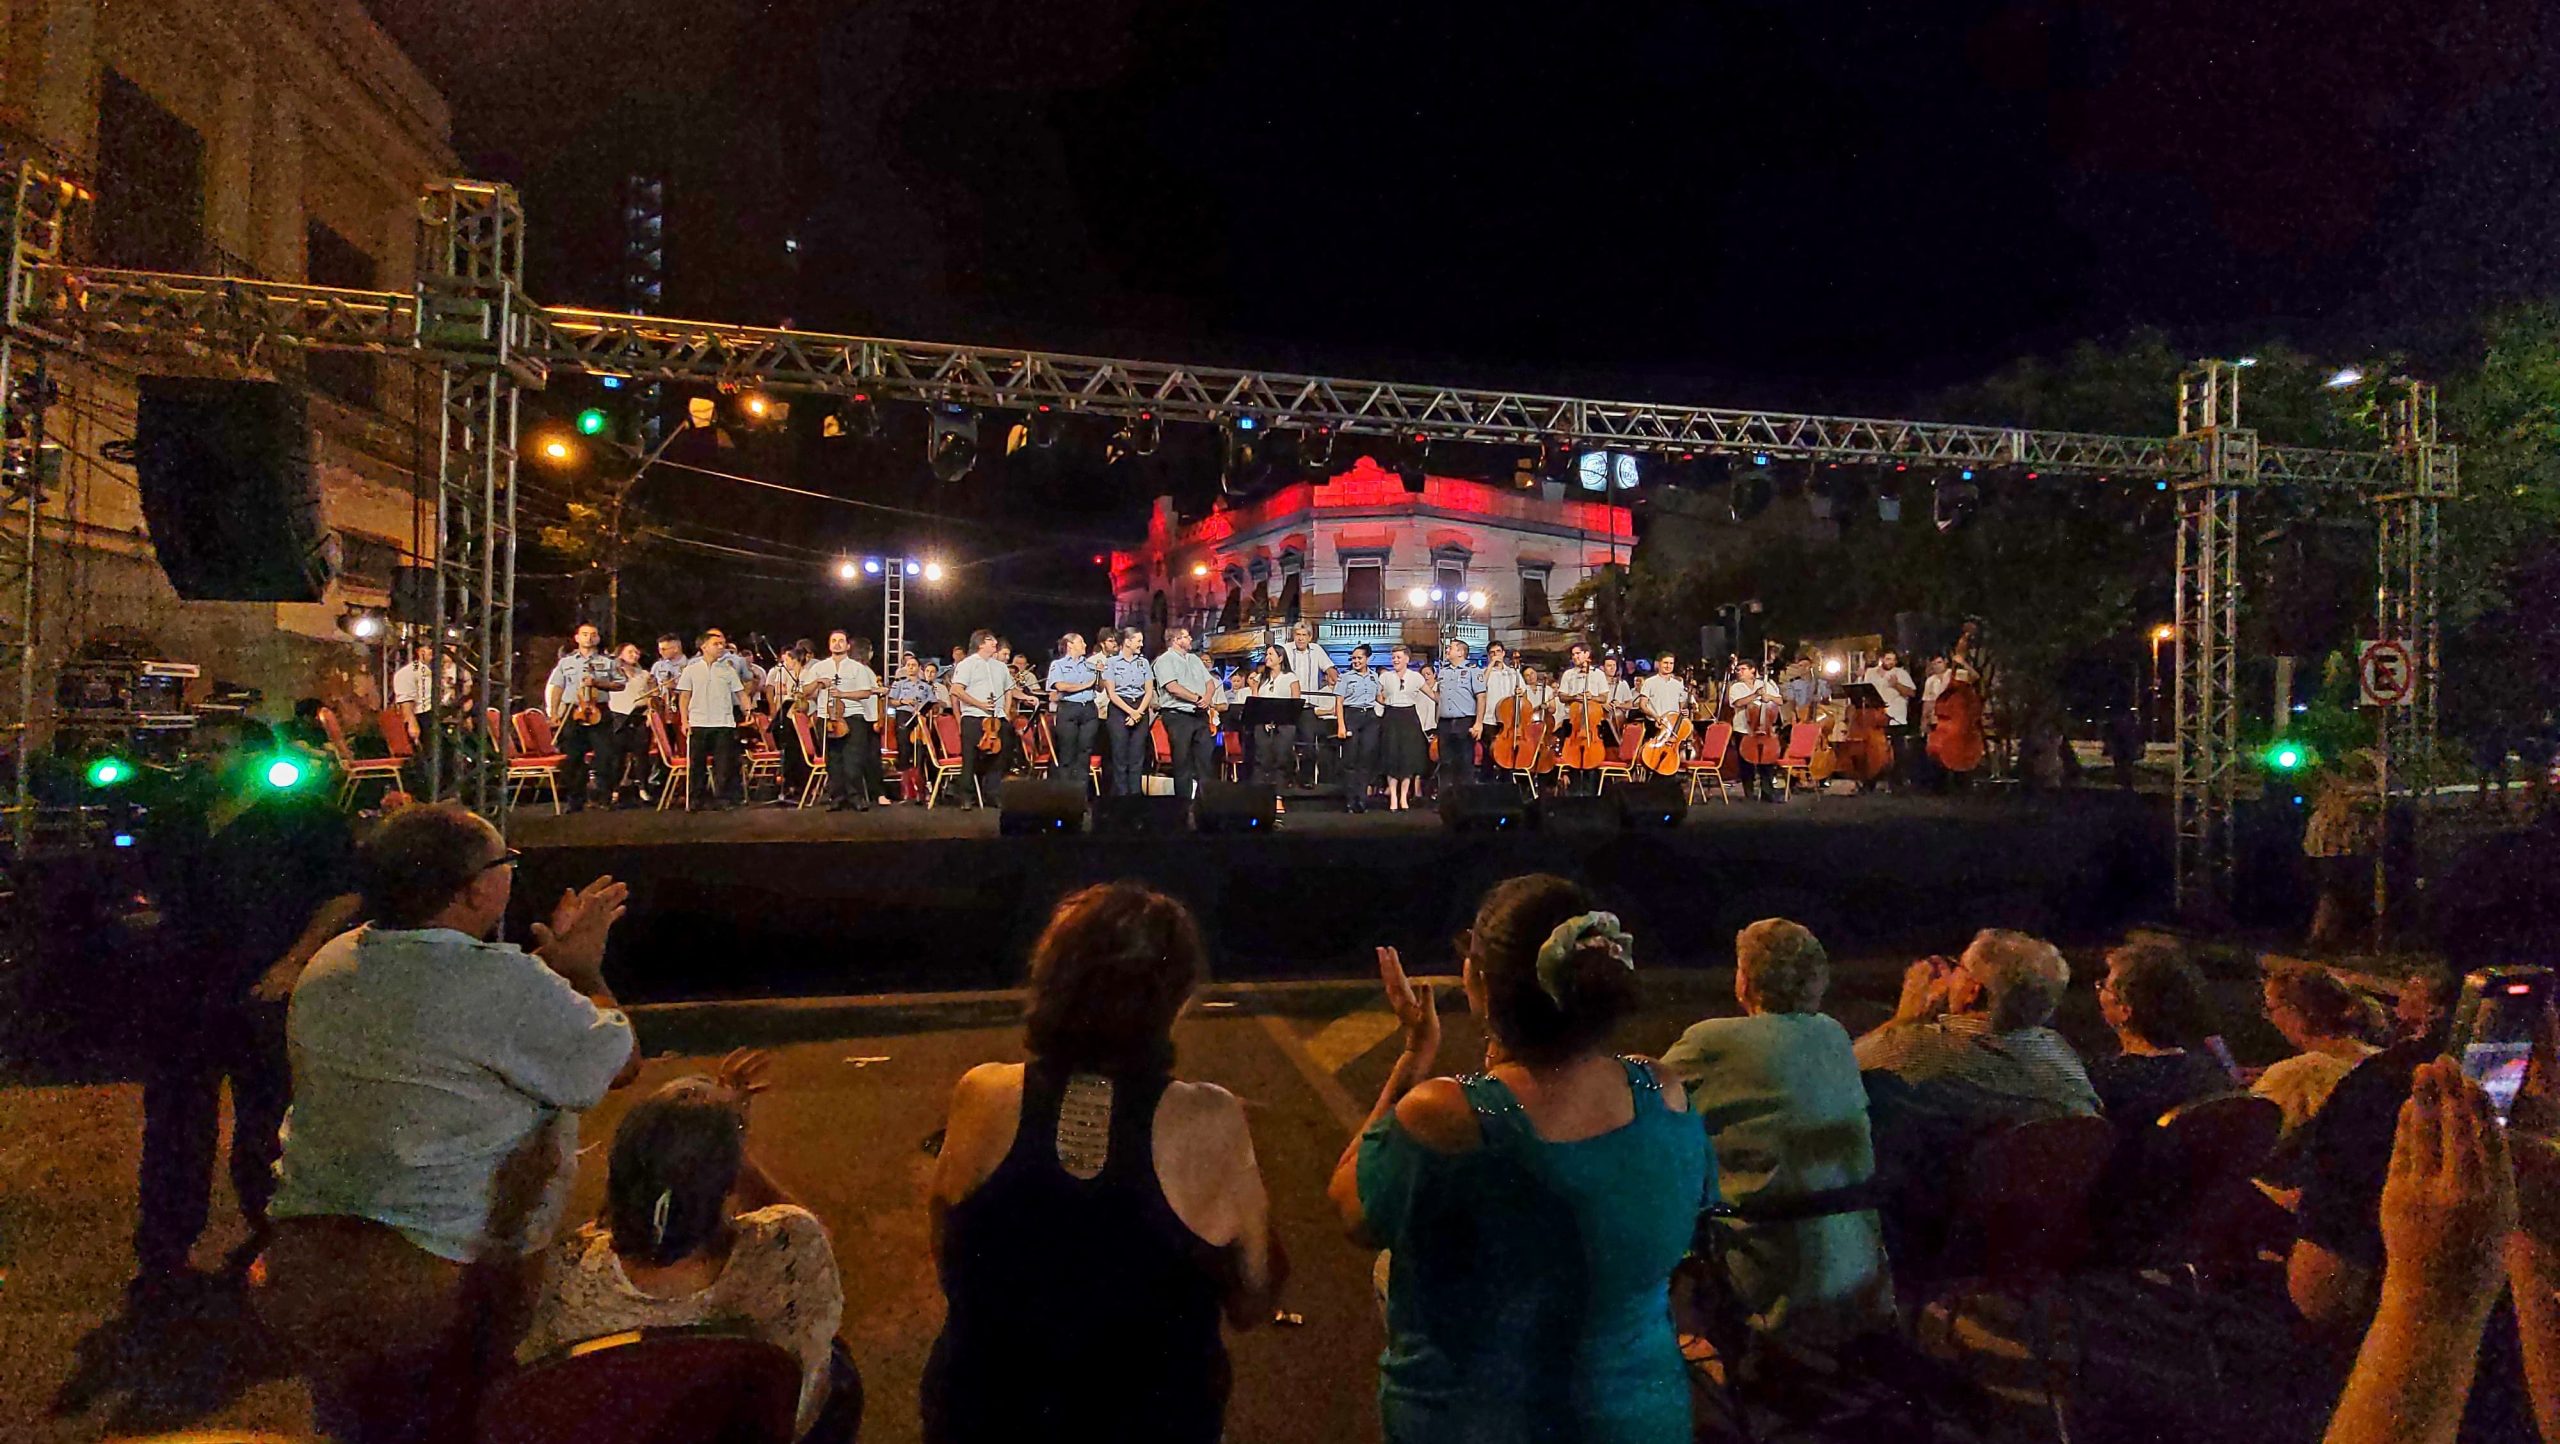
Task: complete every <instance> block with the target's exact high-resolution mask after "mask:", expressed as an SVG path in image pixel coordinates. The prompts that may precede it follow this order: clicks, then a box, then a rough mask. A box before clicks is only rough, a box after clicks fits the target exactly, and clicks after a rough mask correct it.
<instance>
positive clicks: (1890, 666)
mask: <svg viewBox="0 0 2560 1444" xmlns="http://www.w3.org/2000/svg"><path fill="white" fill-rule="evenodd" d="M1858 680H1859V681H1861V682H1864V683H1866V684H1867V685H1868V686H1870V687H1873V688H1875V689H1876V695H1877V696H1879V697H1882V698H1883V699H1884V720H1885V730H1886V731H1888V732H1890V733H1892V734H1893V789H1894V791H1896V792H1900V791H1901V790H1902V789H1903V788H1904V787H1905V786H1906V785H1908V784H1907V783H1906V781H1905V779H1907V778H1908V777H1909V776H1910V775H1911V748H1912V739H1913V738H1914V736H1915V735H1916V724H1917V723H1918V721H1919V718H1918V717H1917V715H1915V712H1914V709H1913V708H1912V705H1911V701H1912V698H1914V697H1915V696H1917V695H1918V694H1919V689H1918V688H1917V687H1914V686H1913V685H1912V683H1911V674H1910V673H1909V672H1908V671H1905V670H1904V669H1903V666H1902V656H1901V654H1900V653H1898V652H1895V651H1894V650H1893V649H1892V648H1890V647H1887V648H1886V649H1885V650H1884V651H1882V652H1880V653H1878V654H1877V656H1876V659H1875V661H1874V662H1873V663H1871V664H1870V665H1869V666H1868V667H1867V672H1866V675H1865V676H1863V677H1860V678H1859V679H1858ZM1874 787H1875V783H1874V781H1872V780H1870V781H1868V782H1866V783H1864V784H1862V785H1861V786H1860V787H1859V789H1858V790H1859V791H1861V792H1866V791H1872V790H1873V789H1874Z"/></svg>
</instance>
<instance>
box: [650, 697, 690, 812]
mask: <svg viewBox="0 0 2560 1444" xmlns="http://www.w3.org/2000/svg"><path fill="white" fill-rule="evenodd" d="M649 745H650V746H651V747H653V748H655V749H656V750H657V753H658V760H659V761H660V762H663V763H665V764H666V768H667V780H666V784H665V785H664V786H662V787H660V788H659V789H658V810H659V811H660V812H664V811H666V810H667V809H668V808H670V807H673V806H675V805H676V794H678V793H682V794H684V801H685V806H686V807H687V808H688V809H690V808H691V807H692V806H693V769H692V768H691V767H690V766H688V765H686V761H685V755H684V748H683V747H682V746H680V745H679V744H677V743H676V742H675V740H674V739H672V738H670V737H669V736H668V735H667V719H666V717H665V715H664V714H662V713H660V712H659V711H658V709H657V708H655V707H652V708H650V709H649Z"/></svg>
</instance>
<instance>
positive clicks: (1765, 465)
mask: <svg viewBox="0 0 2560 1444" xmlns="http://www.w3.org/2000/svg"><path fill="white" fill-rule="evenodd" d="M1777 494H1778V488H1777V484H1776V483H1775V482H1773V481H1771V480H1770V478H1769V458H1768V456H1767V455H1766V454H1759V455H1755V456H1753V457H1752V459H1751V465H1750V466H1748V467H1745V468H1743V469H1741V470H1738V471H1736V472H1735V473H1734V476H1733V520H1734V524H1735V525H1736V526H1739V525H1741V524H1742V523H1744V522H1747V521H1750V520H1751V519H1752V518H1754V517H1756V516H1758V515H1760V513H1762V512H1764V511H1767V510H1768V509H1769V502H1770V500H1771V499H1772V498H1774V497H1776V496H1777Z"/></svg>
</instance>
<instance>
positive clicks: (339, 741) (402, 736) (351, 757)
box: [320, 707, 409, 810]
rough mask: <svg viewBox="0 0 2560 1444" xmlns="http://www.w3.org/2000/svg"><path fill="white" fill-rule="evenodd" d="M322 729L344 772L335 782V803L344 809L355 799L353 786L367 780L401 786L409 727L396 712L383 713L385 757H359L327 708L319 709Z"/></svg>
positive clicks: (330, 749) (336, 718)
mask: <svg viewBox="0 0 2560 1444" xmlns="http://www.w3.org/2000/svg"><path fill="white" fill-rule="evenodd" d="M320 726H321V729H322V730H323V731H325V732H327V733H328V734H329V752H330V755H331V756H332V757H334V758H335V759H336V761H337V764H338V769H339V771H341V772H343V773H344V774H345V775H346V776H345V780H344V781H343V782H341V783H340V784H339V785H338V806H339V808H340V809H341V810H343V809H345V808H346V806H347V805H348V804H349V803H352V802H354V801H355V799H356V788H357V787H358V786H360V785H362V784H363V783H364V782H366V781H367V780H374V779H379V780H384V781H388V782H389V783H390V784H391V790H393V791H397V790H398V789H399V786H400V767H401V764H402V763H404V762H407V761H408V760H409V729H408V728H407V727H405V726H402V725H401V722H400V717H399V714H398V713H396V712H391V711H385V712H384V713H383V714H382V740H383V743H384V745H386V746H388V747H389V748H390V749H391V755H390V756H388V757H358V756H357V755H356V754H355V749H354V748H352V747H350V746H348V745H347V734H346V731H345V729H343V728H341V727H340V726H339V725H338V714H337V713H336V712H335V711H332V710H331V709H329V708H327V707H323V708H321V709H320Z"/></svg>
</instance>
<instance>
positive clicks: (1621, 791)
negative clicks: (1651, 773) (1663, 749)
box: [1609, 782, 1689, 828]
mask: <svg viewBox="0 0 2560 1444" xmlns="http://www.w3.org/2000/svg"><path fill="white" fill-rule="evenodd" d="M1609 795H1610V796H1611V797H1614V798H1616V799H1617V800H1618V809H1619V821H1620V822H1621V823H1622V824H1623V825H1624V826H1626V827H1630V828H1641V827H1678V826H1679V825H1680V820H1681V819H1682V818H1684V817H1687V816H1688V815H1689V791H1688V789H1687V788H1685V787H1683V786H1681V785H1680V784H1679V783H1677V782H1630V783H1627V784H1625V785H1624V786H1620V787H1614V788H1611V789H1610V790H1609Z"/></svg>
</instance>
